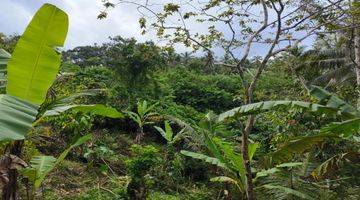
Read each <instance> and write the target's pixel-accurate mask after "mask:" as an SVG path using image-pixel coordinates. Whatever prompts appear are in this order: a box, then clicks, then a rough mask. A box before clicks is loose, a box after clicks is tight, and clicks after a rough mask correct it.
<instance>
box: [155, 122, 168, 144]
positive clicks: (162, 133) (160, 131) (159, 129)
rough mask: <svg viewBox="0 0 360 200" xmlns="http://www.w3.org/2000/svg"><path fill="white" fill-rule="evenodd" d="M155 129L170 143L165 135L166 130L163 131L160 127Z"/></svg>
mask: <svg viewBox="0 0 360 200" xmlns="http://www.w3.org/2000/svg"><path fill="white" fill-rule="evenodd" d="M154 128H155V129H156V130H157V131H158V132H159V133H160V134H161V136H162V137H163V138H164V139H166V141H167V142H169V141H168V140H167V138H166V133H165V131H164V129H162V128H160V127H158V126H154Z"/></svg>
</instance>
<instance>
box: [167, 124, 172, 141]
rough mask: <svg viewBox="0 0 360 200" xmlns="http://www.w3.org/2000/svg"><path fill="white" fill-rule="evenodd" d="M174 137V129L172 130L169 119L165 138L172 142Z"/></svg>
mask: <svg viewBox="0 0 360 200" xmlns="http://www.w3.org/2000/svg"><path fill="white" fill-rule="evenodd" d="M172 137H173V131H172V128H171V126H170V123H169V121H165V139H166V140H167V141H168V142H171V141H172Z"/></svg>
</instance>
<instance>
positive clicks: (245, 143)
mask: <svg viewBox="0 0 360 200" xmlns="http://www.w3.org/2000/svg"><path fill="white" fill-rule="evenodd" d="M254 119H255V116H254V115H251V116H249V118H248V121H247V124H246V127H245V129H244V132H243V134H242V143H241V151H242V156H243V160H244V168H245V172H246V182H247V187H246V196H247V197H248V199H249V200H253V199H255V195H254V186H253V182H252V175H251V166H250V159H249V148H248V147H249V134H250V132H251V129H252V127H253V124H254Z"/></svg>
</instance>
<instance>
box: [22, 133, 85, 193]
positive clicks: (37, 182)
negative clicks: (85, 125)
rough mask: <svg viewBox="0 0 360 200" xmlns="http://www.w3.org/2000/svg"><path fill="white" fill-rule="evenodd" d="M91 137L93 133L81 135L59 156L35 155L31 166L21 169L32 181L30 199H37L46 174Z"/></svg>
mask: <svg viewBox="0 0 360 200" xmlns="http://www.w3.org/2000/svg"><path fill="white" fill-rule="evenodd" d="M90 139H91V134H88V135H85V136H82V137H80V138H79V139H78V140H77V141H76V142H75V143H73V144H72V145H70V146H69V147H68V148H67V149H65V151H63V152H62V153H61V154H60V156H59V157H58V158H54V157H53V156H35V157H33V158H32V159H31V161H30V164H31V165H30V166H28V167H27V168H24V169H21V170H20V173H21V174H22V175H23V176H24V177H26V178H27V179H28V180H29V181H30V183H32V192H31V196H30V199H35V192H36V189H38V188H39V187H40V186H41V184H42V182H43V181H44V179H45V178H46V176H47V175H48V174H49V173H50V172H51V171H52V170H54V169H55V168H56V167H57V166H58V165H59V164H60V163H61V162H62V161H63V160H64V159H65V157H66V156H67V155H68V154H69V152H70V151H71V150H72V149H73V148H75V147H78V146H80V145H82V144H84V143H85V142H87V141H88V140H90Z"/></svg>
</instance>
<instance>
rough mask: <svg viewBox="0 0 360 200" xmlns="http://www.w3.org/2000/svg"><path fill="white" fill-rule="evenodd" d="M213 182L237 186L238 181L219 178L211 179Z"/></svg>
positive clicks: (224, 177) (225, 177)
mask: <svg viewBox="0 0 360 200" xmlns="http://www.w3.org/2000/svg"><path fill="white" fill-rule="evenodd" d="M210 181H211V182H221V183H232V184H237V181H236V180H234V179H232V178H230V177H227V176H217V177H214V178H211V179H210Z"/></svg>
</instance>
